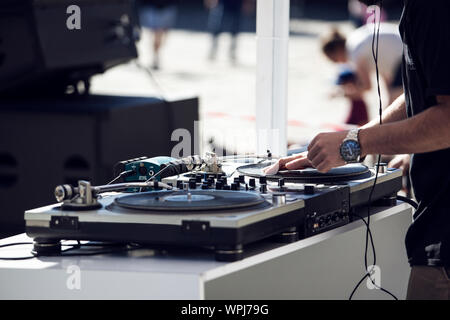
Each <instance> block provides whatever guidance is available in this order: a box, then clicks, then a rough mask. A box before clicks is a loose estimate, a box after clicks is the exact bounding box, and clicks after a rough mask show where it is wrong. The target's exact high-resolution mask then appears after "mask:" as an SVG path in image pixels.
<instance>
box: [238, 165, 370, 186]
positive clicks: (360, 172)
mask: <svg viewBox="0 0 450 320" xmlns="http://www.w3.org/2000/svg"><path fill="white" fill-rule="evenodd" d="M273 163H274V162H273V161H267V162H262V163H257V164H250V165H245V166H241V167H239V168H238V169H237V170H238V172H239V173H240V174H243V175H246V176H250V177H255V178H258V177H261V176H266V177H267V179H268V180H278V179H280V178H284V179H285V180H286V181H289V182H298V183H328V182H345V181H350V180H357V179H364V178H369V177H371V175H372V172H371V171H370V170H369V168H367V167H366V166H365V165H362V164H360V163H354V164H347V165H345V166H342V167H337V168H333V169H331V170H330V171H329V172H327V173H321V172H319V171H317V169H314V168H306V169H302V170H283V171H279V172H278V173H277V174H275V175H266V174H265V173H264V172H263V169H264V168H266V167H267V166H269V165H271V164H273Z"/></svg>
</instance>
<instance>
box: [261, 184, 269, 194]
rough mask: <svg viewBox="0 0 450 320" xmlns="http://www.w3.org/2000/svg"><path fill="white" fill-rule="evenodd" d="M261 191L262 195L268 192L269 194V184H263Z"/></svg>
mask: <svg viewBox="0 0 450 320" xmlns="http://www.w3.org/2000/svg"><path fill="white" fill-rule="evenodd" d="M259 191H260V192H261V193H266V192H267V184H262V185H261V186H260V187H259Z"/></svg>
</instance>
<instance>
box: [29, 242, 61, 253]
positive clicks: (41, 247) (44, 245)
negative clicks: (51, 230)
mask: <svg viewBox="0 0 450 320" xmlns="http://www.w3.org/2000/svg"><path fill="white" fill-rule="evenodd" d="M32 252H33V254H35V255H38V256H54V255H59V254H60V253H61V242H60V241H59V240H56V239H43V238H36V239H34V245H33V251H32Z"/></svg>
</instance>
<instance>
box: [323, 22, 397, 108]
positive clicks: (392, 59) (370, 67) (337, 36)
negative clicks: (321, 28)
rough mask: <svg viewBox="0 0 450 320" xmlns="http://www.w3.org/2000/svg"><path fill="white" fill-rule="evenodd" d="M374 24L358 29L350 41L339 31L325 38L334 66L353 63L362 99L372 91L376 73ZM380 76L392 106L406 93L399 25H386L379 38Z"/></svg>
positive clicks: (324, 51) (382, 26) (381, 28)
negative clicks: (404, 89) (403, 83)
mask: <svg viewBox="0 0 450 320" xmlns="http://www.w3.org/2000/svg"><path fill="white" fill-rule="evenodd" d="M373 32H374V27H373V24H367V25H364V26H362V27H360V28H358V29H356V30H354V31H353V32H352V33H351V34H350V35H349V36H348V38H347V37H345V36H344V35H342V34H341V33H340V32H339V31H338V30H337V29H333V30H332V31H331V32H330V34H328V35H327V36H325V37H324V38H323V39H322V51H323V53H324V54H325V56H326V57H327V58H328V59H330V60H331V61H332V62H334V63H340V64H350V65H351V67H352V68H354V70H355V72H356V75H357V86H355V89H357V90H358V91H359V92H360V95H361V96H362V95H363V94H364V93H365V92H367V91H369V90H370V89H371V88H372V83H371V79H370V77H371V75H372V74H373V73H374V71H375V63H374V61H373V54H372V40H373ZM378 52H379V61H378V67H379V71H380V76H381V78H382V79H383V80H384V82H385V84H386V86H387V89H388V93H389V103H392V102H393V101H394V100H395V99H396V98H397V97H398V96H400V95H401V94H402V92H403V87H402V74H401V62H402V54H403V43H402V39H401V37H400V33H399V30H398V26H396V25H394V24H389V23H382V24H381V27H380V35H379V49H378Z"/></svg>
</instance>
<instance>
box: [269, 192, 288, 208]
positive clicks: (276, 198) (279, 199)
mask: <svg viewBox="0 0 450 320" xmlns="http://www.w3.org/2000/svg"><path fill="white" fill-rule="evenodd" d="M272 203H273V204H274V205H277V206H279V205H283V204H286V194H284V193H274V194H273V195H272Z"/></svg>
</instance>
